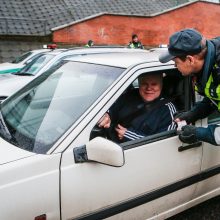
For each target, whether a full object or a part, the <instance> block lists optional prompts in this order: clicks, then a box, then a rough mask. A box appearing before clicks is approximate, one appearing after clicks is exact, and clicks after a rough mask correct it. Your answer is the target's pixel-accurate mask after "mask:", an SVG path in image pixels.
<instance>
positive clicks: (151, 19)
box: [52, 1, 220, 46]
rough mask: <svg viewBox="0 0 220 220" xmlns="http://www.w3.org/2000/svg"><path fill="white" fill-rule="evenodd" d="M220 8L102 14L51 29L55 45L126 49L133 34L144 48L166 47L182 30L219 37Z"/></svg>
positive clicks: (196, 5) (202, 5) (195, 5)
mask: <svg viewBox="0 0 220 220" xmlns="http://www.w3.org/2000/svg"><path fill="white" fill-rule="evenodd" d="M219 20H220V4H219V3H211V2H206V1H192V2H189V3H185V4H183V5H179V6H176V7H173V8H171V9H169V10H166V11H163V12H160V13H157V14H153V15H151V16H141V15H125V14H123V15H122V14H116V13H114V14H112V13H111V14H110V13H101V14H100V13H99V14H96V15H93V16H90V17H86V18H85V19H81V20H78V21H75V22H72V23H68V24H65V25H62V26H59V27H56V28H53V29H52V32H53V35H52V38H53V41H54V42H57V43H66V44H78V45H82V44H85V43H86V42H87V41H88V40H89V39H92V40H93V41H94V42H95V44H96V45H126V44H128V42H129V41H130V37H131V34H132V33H136V34H138V36H139V38H140V40H141V41H142V43H143V44H144V45H147V46H156V45H159V44H167V43H168V38H169V36H170V35H171V34H172V33H173V32H175V31H178V30H180V29H183V28H190V27H192V28H196V29H197V30H198V31H200V32H201V33H202V34H203V35H204V36H206V37H207V38H212V37H215V36H220V22H219Z"/></svg>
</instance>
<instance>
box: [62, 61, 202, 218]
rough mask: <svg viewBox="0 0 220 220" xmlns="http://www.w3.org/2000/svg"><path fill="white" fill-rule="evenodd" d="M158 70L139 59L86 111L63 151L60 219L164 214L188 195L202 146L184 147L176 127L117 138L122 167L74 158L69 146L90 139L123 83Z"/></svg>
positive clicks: (181, 202) (72, 147)
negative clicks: (134, 137)
mask: <svg viewBox="0 0 220 220" xmlns="http://www.w3.org/2000/svg"><path fill="white" fill-rule="evenodd" d="M162 68H164V69H165V70H166V69H169V68H173V67H169V66H166V67H162ZM157 70H161V67H160V68H159V67H152V68H146V67H145V66H143V65H141V66H140V67H139V68H138V67H136V69H135V70H130V71H129V72H128V74H127V75H126V77H124V78H123V79H121V80H120V81H119V82H118V83H117V84H116V85H115V87H114V88H113V89H112V90H111V92H109V94H108V96H107V97H106V96H105V98H103V100H102V101H100V102H99V104H98V105H97V106H96V107H95V108H94V109H93V110H94V111H93V112H91V114H90V115H88V116H87V117H88V118H87V119H86V122H85V123H84V125H81V127H82V128H83V130H82V131H81V132H80V133H79V135H77V138H75V139H74V141H73V142H72V143H71V145H70V146H69V147H68V148H67V150H66V151H65V152H64V153H63V156H62V163H61V168H60V170H61V171H60V172H61V217H62V219H104V218H109V219H146V218H151V217H155V216H157V217H158V218H159V217H161V218H167V217H169V216H170V215H172V214H175V213H177V212H178V211H179V210H180V209H181V210H183V209H184V208H182V207H181V206H183V205H184V204H185V203H187V202H188V201H189V200H191V199H192V198H193V194H194V192H195V190H196V186H197V183H196V182H194V181H193V176H194V175H196V174H198V173H199V172H200V167H201V159H202V148H200V147H196V148H194V146H191V147H188V148H187V147H183V146H182V143H181V142H180V141H179V139H178V136H177V135H176V132H175V131H167V132H162V133H159V134H156V135H153V136H149V137H144V138H142V139H139V140H135V141H130V142H126V143H124V144H122V145H121V147H122V148H123V151H124V159H125V164H124V165H123V166H121V167H113V166H108V165H106V164H101V163H97V162H85V163H76V162H75V159H74V155H73V149H75V148H76V147H80V146H82V145H87V144H88V143H89V142H90V141H89V135H90V132H91V130H92V128H93V127H94V125H95V124H96V123H97V121H98V119H99V118H100V117H101V116H102V115H103V114H104V113H105V112H106V111H107V110H108V109H109V108H110V106H111V104H112V103H113V102H115V101H116V99H117V98H118V97H119V95H120V94H122V93H123V91H124V90H125V88H127V87H128V86H129V85H130V83H131V82H132V81H134V80H135V79H136V78H137V76H138V75H140V74H142V73H146V72H152V71H157ZM185 97H186V100H187V99H188V96H185ZM104 147H105V146H103V148H104ZM180 151H181V152H180ZM177 207H178V208H177Z"/></svg>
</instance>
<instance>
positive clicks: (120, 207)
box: [72, 165, 220, 220]
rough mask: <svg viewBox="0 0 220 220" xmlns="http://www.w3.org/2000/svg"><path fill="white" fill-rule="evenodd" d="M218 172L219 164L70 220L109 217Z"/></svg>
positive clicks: (95, 219) (93, 219)
mask: <svg viewBox="0 0 220 220" xmlns="http://www.w3.org/2000/svg"><path fill="white" fill-rule="evenodd" d="M219 173H220V165H218V166H215V167H212V168H209V169H207V170H204V171H202V172H200V173H197V174H195V175H193V176H190V177H188V178H185V179H183V180H180V181H177V182H175V183H172V184H169V185H167V186H165V187H162V188H160V189H157V190H154V191H152V192H148V193H146V194H143V195H140V196H138V197H135V198H132V199H130V200H127V201H125V202H122V203H120V204H117V205H113V206H111V207H109V208H104V209H102V210H99V211H96V212H92V213H90V214H88V215H84V216H80V217H77V218H73V219H72V220H97V219H104V218H108V217H111V216H113V215H116V214H119V213H121V212H124V211H127V210H129V209H132V208H135V207H137V206H140V205H143V204H146V203H148V202H151V201H153V200H155V199H158V198H161V197H163V196H166V195H168V194H170V193H173V192H175V191H178V190H181V189H183V188H185V187H188V186H191V185H193V184H195V183H198V182H200V181H203V180H205V179H208V178H210V177H212V176H215V175H217V174H219Z"/></svg>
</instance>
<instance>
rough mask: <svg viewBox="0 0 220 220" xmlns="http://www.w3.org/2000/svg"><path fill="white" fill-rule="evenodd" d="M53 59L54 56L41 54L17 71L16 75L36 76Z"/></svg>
mask: <svg viewBox="0 0 220 220" xmlns="http://www.w3.org/2000/svg"><path fill="white" fill-rule="evenodd" d="M53 57H54V55H51V54H41V55H40V56H38V57H37V58H35V59H33V60H32V61H31V62H30V63H28V64H27V65H26V66H24V67H23V68H22V69H21V70H20V71H18V72H17V73H16V75H36V74H37V73H38V72H39V70H40V69H41V68H42V67H43V66H44V65H46V64H47V63H48V62H49V61H50V60H51V59H52V58H53Z"/></svg>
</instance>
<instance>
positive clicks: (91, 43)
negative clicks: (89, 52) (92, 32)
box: [85, 40, 94, 47]
mask: <svg viewBox="0 0 220 220" xmlns="http://www.w3.org/2000/svg"><path fill="white" fill-rule="evenodd" d="M93 45H94V42H93V41H92V40H89V41H88V43H87V44H86V45H85V47H92V46H93Z"/></svg>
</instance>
